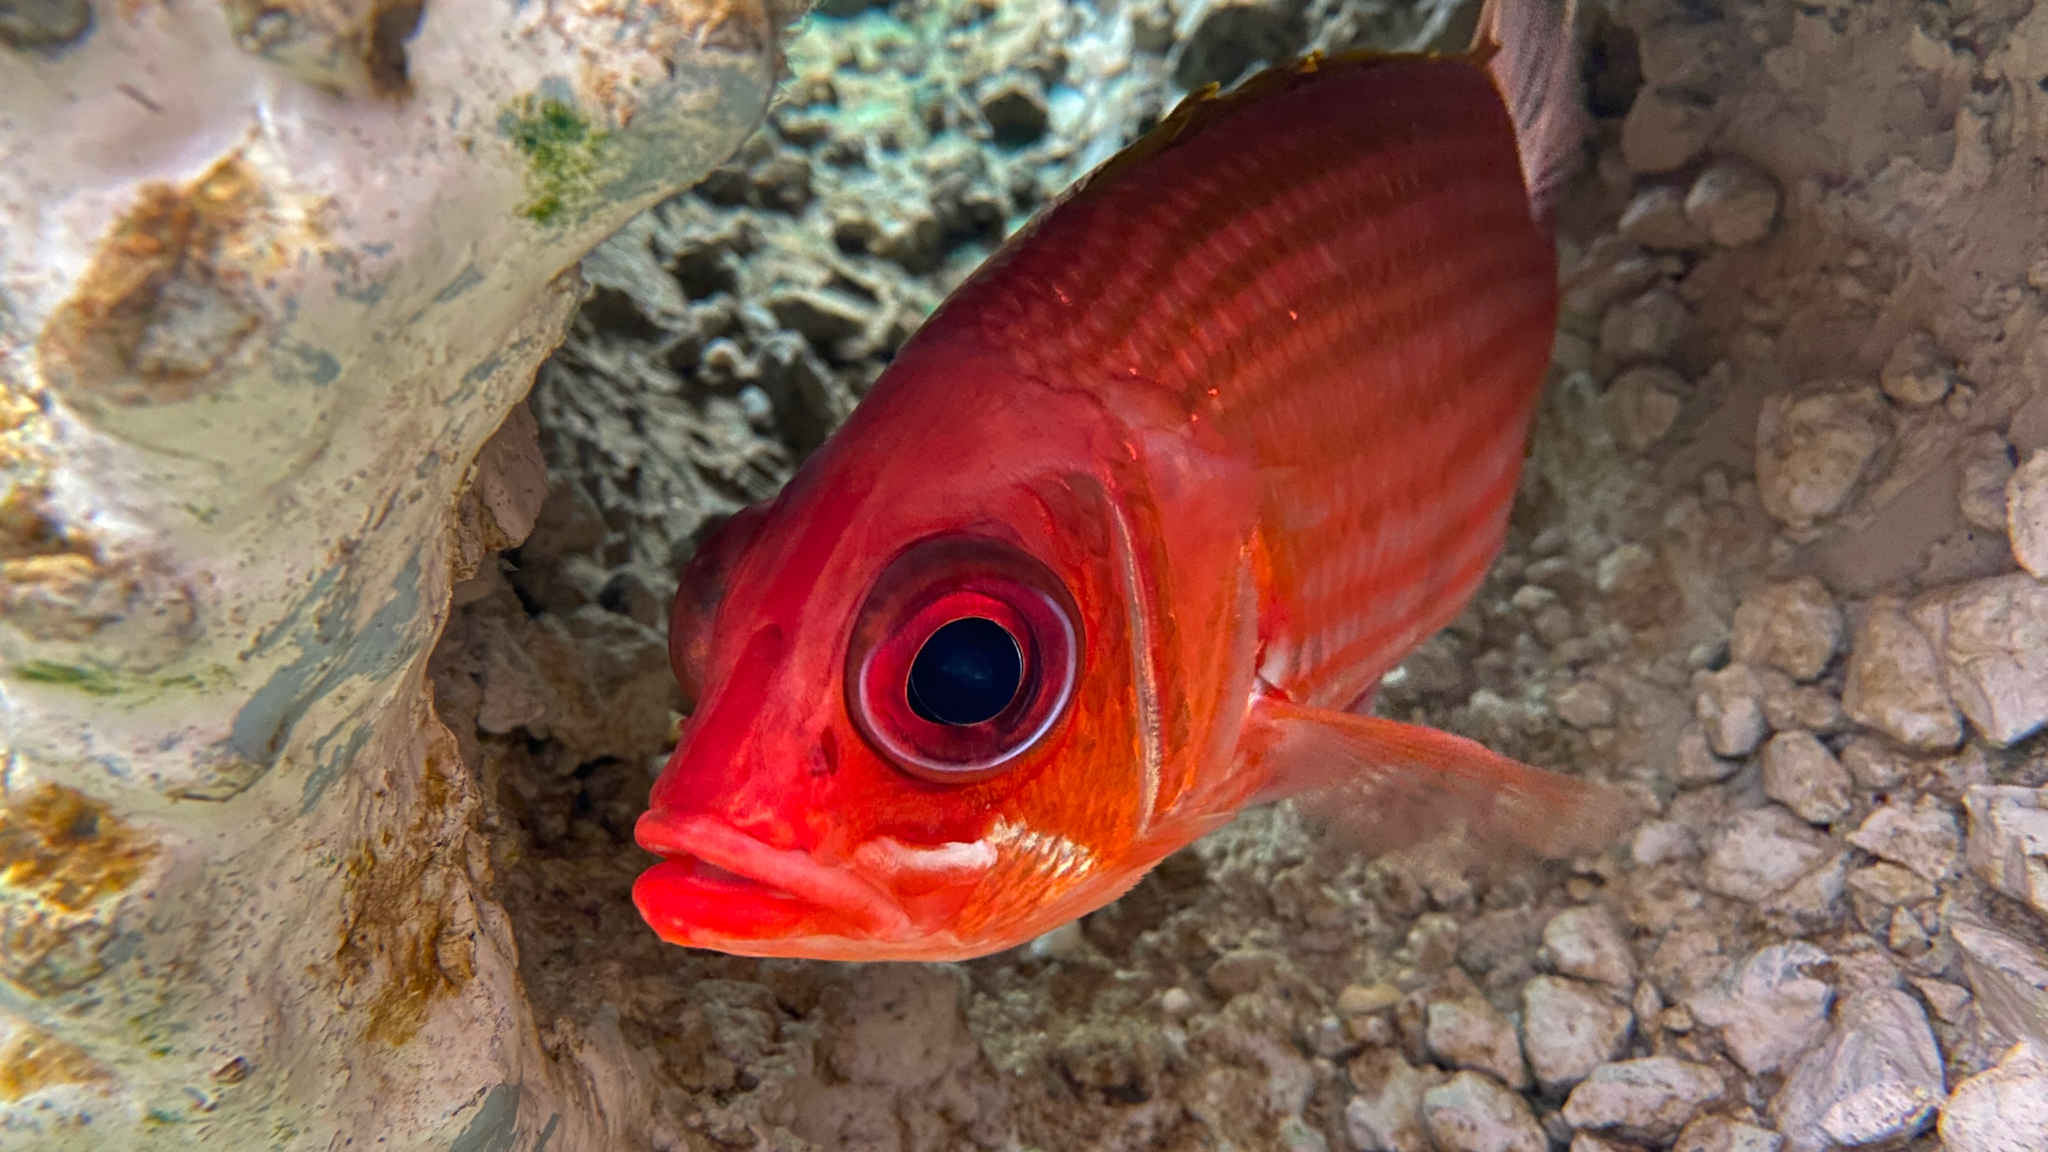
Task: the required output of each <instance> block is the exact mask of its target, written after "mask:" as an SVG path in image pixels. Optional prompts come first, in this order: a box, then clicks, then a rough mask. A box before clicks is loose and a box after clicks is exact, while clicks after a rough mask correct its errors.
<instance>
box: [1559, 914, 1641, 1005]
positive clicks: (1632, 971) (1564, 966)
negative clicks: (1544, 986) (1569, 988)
mask: <svg viewBox="0 0 2048 1152" xmlns="http://www.w3.org/2000/svg"><path fill="white" fill-rule="evenodd" d="M1541 955H1542V958H1543V959H1544V961H1546V962H1547V963H1548V964H1549V965H1550V966H1551V967H1552V968H1554V969H1556V970H1557V971H1558V972H1559V973H1562V974H1563V975H1566V976H1576V977H1578V978H1579V979H1581V980H1591V981H1593V982H1594V983H1596V984H1605V985H1607V986H1608V987H1610V988H1616V989H1620V990H1623V991H1626V990H1627V989H1629V988H1630V987H1632V986H1633V985H1634V984H1635V981H1636V958H1635V955H1634V953H1632V952H1631V951H1630V950H1629V946H1628V938H1627V937H1626V936H1624V935H1622V931H1621V925H1620V923H1619V922H1617V921H1616V920H1615V918H1614V915H1613V913H1611V912H1609V911H1608V910H1607V909H1606V908H1603V907H1601V906H1599V905H1592V904H1589V905H1582V906H1580V907H1577V908H1567V909H1565V910H1564V911H1562V912H1559V913H1558V914H1557V915H1555V916H1552V917H1551V918H1550V921H1549V923H1547V924H1545V925H1544V926H1543V951H1542V953H1541Z"/></svg>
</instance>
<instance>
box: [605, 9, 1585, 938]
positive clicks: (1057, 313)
mask: <svg viewBox="0 0 2048 1152" xmlns="http://www.w3.org/2000/svg"><path fill="white" fill-rule="evenodd" d="M1574 67H1575V63H1574V59H1573V53H1572V51H1571V46H1570V34H1569V15H1568V13H1564V12H1560V11H1558V9H1557V6H1556V5H1555V4H1554V3H1550V2H1546V0H1502V2H1500V3H1498V4H1490V5H1489V6H1488V9H1487V11H1486V13H1485V15H1484V16H1483V17H1482V20H1481V29H1480V34H1479V37H1478V39H1477V41H1476V42H1475V45H1474V47H1473V49H1472V50H1471V51H1470V52H1468V53H1464V54H1458V55H1445V56H1423V55H1376V54H1360V55H1355V56H1347V57H1343V58H1336V59H1326V60H1317V59H1314V58H1311V59H1309V60H1305V61H1302V62H1300V63H1298V64H1295V65H1291V66H1287V67H1282V68H1276V69H1273V70H1270V71H1268V72H1265V73H1261V74H1260V75H1258V76H1256V77H1254V78H1252V79H1250V80H1248V81H1246V82H1245V83H1243V84H1241V85H1239V86H1238V88H1237V89H1235V90H1234V91H1232V92H1231V93H1229V94H1227V95H1217V94H1216V93H1215V92H1214V91H1208V92H1203V93H1199V94H1196V95H1195V96H1192V97H1190V98H1189V100H1187V101H1186V102H1185V103H1183V104H1182V105H1181V106H1180V108H1178V109H1177V110H1176V111H1175V112H1174V113H1173V114H1172V115H1170V116H1169V117H1167V118H1166V120H1164V121H1163V122H1162V123H1161V124H1160V125H1159V126H1158V127H1157V128H1156V129H1155V130H1153V131H1152V132H1151V133H1149V134H1148V135H1146V136H1145V137H1144V138H1142V139H1141V140H1139V141H1138V142H1137V143H1136V144H1134V145H1132V146H1131V147H1130V148H1128V149H1126V150H1125V151H1124V152H1123V153H1121V154H1119V155H1118V156H1117V157H1115V158H1113V159H1111V160H1110V161H1108V162H1107V163H1106V164H1104V165H1103V166H1102V167H1101V168H1099V169H1098V170H1096V171H1095V172H1094V173H1092V174H1091V175H1090V176H1089V177H1088V178H1086V179H1085V180H1083V181H1082V182H1081V183H1079V184H1078V185H1076V187H1075V188H1074V189H1072V190H1071V191H1070V192H1069V193H1068V194H1067V195H1066V196H1065V197H1064V198H1062V199H1061V200H1060V201H1059V202H1058V203H1057V204H1055V205H1054V206H1052V207H1051V208H1049V209H1048V210H1046V211H1045V212H1044V213H1042V214H1041V215H1040V216H1039V217H1038V218H1037V219H1036V220H1034V221H1033V222H1032V223H1031V224H1030V225H1029V226H1027V228H1026V229H1025V230H1024V231H1022V232H1020V233H1019V234H1018V235H1017V236H1016V237H1014V238H1013V239H1012V240H1011V242H1009V243H1008V244H1007V245H1005V246H1004V247H1003V248H1002V249H1001V250H1000V251H999V252H998V253H997V254H996V255H995V256H993V257H992V258H991V259H990V260H989V261H988V262H987V263H986V264H985V265H984V266H983V267H982V268H981V269H980V270H978V271H977V272H976V273H975V274H974V275H973V276H972V277H970V278H969V280H968V281H967V282H966V283H965V284H963V285H962V286H961V287H960V288H959V289H958V290H957V291H956V292H955V293H954V294H953V295H952V296H950V297H949V298H948V299H947V300H946V301H945V303H944V304H943V305H942V306H941V307H940V308H939V310H938V311H937V312H936V313H935V314H934V315H933V317H932V318H931V319H930V321H929V322H928V323H926V324H925V325H924V327H923V328H922V329H920V330H919V331H918V332H917V334H916V335H915V336H914V337H912V338H911V339H910V340H909V341H908V342H907V343H906V344H905V346H904V347H903V349H902V351H901V353H900V354H899V355H898V356H897V358H896V359H895V360H894V361H893V362H892V363H891V364H890V365H889V367H888V369H887V370H886V371H885V372H883V373H882V375H881V377H880V379H878V380H877V381H876V383H875V385H874V387H873V389H872V390H871V391H870V393H869V394H868V395H867V397H866V398H865V399H864V400H863V401H862V402H861V403H860V405H859V406H858V407H857V409H856V410H855V411H854V412H853V414H852V415H851V417H850V418H849V419H848V420H847V422H846V423H845V425H844V426H843V427H842V428H841V429H840V430H839V431H838V432H837V433H836V434H835V435H834V436H833V437H832V438H831V439H830V440H829V441H828V442H827V443H826V444H825V445H824V446H823V447H822V448H821V449H820V450H819V451H818V452H817V453H816V454H814V455H813V456H812V458H811V459H810V460H809V461H807V462H806V463H805V464H804V466H803V467H802V468H801V469H800V470H799V471H798V472H797V474H796V475H795V477H794V478H793V479H791V481H790V482H789V484H788V485H787V486H786V487H785V488H784V489H783V491H782V492H781V493H780V494H779V495H777V496H776V497H775V498H774V499H773V500H772V501H769V502H768V503H766V504H763V505H758V506H755V507H753V508H750V509H748V510H746V511H743V512H741V513H740V514H739V515H737V516H735V517H733V518H732V519H731V520H729V521H728V522H726V524H724V525H723V526H722V527H721V528H720V529H719V530H718V531H717V532H715V533H714V534H713V536H712V537H711V538H710V539H709V540H708V541H707V542H706V543H705V544H704V545H703V546H702V547H701V548H700V550H699V552H698V554H697V555H696V556H695V558H694V559H693V560H692V561H691V562H690V563H689V565H688V566H687V568H686V570H685V571H684V574H683V576H682V579H681V587H680V589H679V590H678V592H677V596H676V601H675V607H674V612H673V616H672V624H671V630H670V651H671V655H672V659H673V663H674V665H675V670H676V673H677V675H678V677H679V678H680V679H681V681H682V683H683V686H684V688H685V689H686V691H687V692H688V694H689V695H690V696H691V697H692V698H693V699H694V700H695V708H694V711H693V713H692V714H691V715H690V717H689V719H688V721H687V723H686V725H685V727H684V729H683V732H682V735H681V741H680V744H679V746H678V747H677V749H676V751H675V753H674V755H673V757H672V758H671V759H670V761H669V763H668V765H667V767H666V769H665V770H664V771H663V772H662V774H661V777H660V779H659V780H658V782H657V783H656V784H655V785H654V789H653V794H652V797H651V800H650V804H649V811H648V812H647V813H646V814H645V815H643V816H642V817H641V819H640V821H639V825H638V828H637V839H638V841H639V843H640V845H641V846H642V847H643V848H645V849H647V850H648V851H650V852H653V853H655V854H657V855H659V856H662V857H664V861H663V862H662V863H660V864H657V865H655V866H654V867H652V868H650V869H649V870H648V871H647V872H646V873H644V874H643V875H642V876H641V877H640V879H639V881H638V882H637V883H636V884H635V886H634V889H633V896H634V901H635V903H636V904H638V906H639V908H640V911H641V914H642V915H643V916H644V917H645V918H646V919H647V921H648V923H649V924H650V925H652V926H653V928H654V929H655V931H656V932H658V933H660V934H661V936H662V937H664V938H665V939H667V940H670V941H673V942H675V943H678V944H684V945H690V946H694V947H700V948H712V949H718V950H721V951H725V952H733V953H740V954H746V955H756V956H801V957H816V958H825V959H837V960H951V959H963V958H967V957H972V956H978V955H983V954H986V953H990V952H994V951H997V950H999V949H1003V948H1006V947H1010V946H1012V945H1015V944H1017V943H1020V942H1022V941H1025V940H1028V939H1030V938H1032V937H1034V936H1037V935H1039V934H1041V933H1043V932H1046V931H1048V930H1050V929H1052V928H1054V927H1057V926H1059V925H1060V924H1062V923H1065V922H1067V921H1069V920H1072V919H1074V918H1076V917H1079V916H1081V915H1082V914H1084V913H1087V912H1089V911H1091V910H1093V909H1096V908H1098V907H1100V906H1102V905H1104V904H1106V903H1108V902H1109V901H1111V900H1113V899H1115V898H1116V897H1117V896H1119V895H1120V894H1122V893H1123V892H1124V891H1125V890H1127V889H1129V888H1130V887H1131V886H1132V885H1133V884H1134V883H1136V882H1137V881H1138V880H1139V879H1140V878H1141V877H1143V876H1144V875H1145V873H1146V872H1147V870H1149V869H1150V868H1151V867H1152V866H1153V865H1154V864H1156V863H1158V861H1159V860H1160V859H1162V858H1163V857H1165V856H1166V855H1167V854H1168V853H1171V852H1173V851H1175V850H1176V849H1179V848H1181V847H1183V846H1185V845H1187V844H1188V843H1190V842H1191V841H1193V840H1195V839H1196V838H1198V837H1200V836H1203V835H1204V834H1206V833H1208V832H1210V831H1212V830H1214V829H1216V828H1218V827H1220V826H1221V825H1223V824H1224V823H1226V822H1227V821H1229V820H1230V819H1231V818H1232V817H1233V816H1234V815H1235V814H1236V813H1237V812H1239V811H1240V810H1242V809H1243V808H1245V807H1246V806H1247V805H1249V804H1253V803H1256V802H1260V801H1265V800H1271V799H1275V798H1279V797H1284V796H1288V795H1293V794H1296V793H1301V792H1303V791H1308V790H1321V791H1325V792H1327V791H1329V790H1331V789H1337V790H1340V791H1342V792H1343V794H1344V795H1345V797H1346V799H1345V802H1346V803H1348V804H1354V805H1357V806H1359V808H1360V810H1361V811H1371V812H1377V813H1378V814H1380V815H1381V816H1388V815H1389V814H1391V813H1399V815H1398V817H1393V819H1397V820H1398V821H1399V822H1401V823H1404V824H1408V823H1414V824H1419V825H1425V826H1427V825H1433V824H1435V823H1438V822H1442V821H1447V820H1450V819H1452V818H1454V817H1458V818H1464V819H1468V820H1470V819H1474V818H1476V819H1477V821H1478V824H1477V826H1478V827H1479V828H1481V829H1482V830H1483V831H1484V832H1485V834H1487V835H1491V836H1500V837H1506V838H1511V839H1514V840H1516V841H1519V842H1521V843H1523V844H1526V845H1528V846H1529V847H1531V848H1533V849H1534V850H1536V851H1538V852H1543V853H1548V854H1561V853H1565V852H1568V851H1576V850H1582V849H1585V848H1587V847H1589V846H1591V845H1590V844H1589V843H1588V837H1590V836H1592V835H1594V834H1595V833H1596V831H1597V826H1598V825H1600V824H1601V821H1600V820H1599V819H1597V818H1596V817H1598V816H1600V815H1601V814H1602V813H1603V812H1604V811H1605V810H1606V808H1605V805H1606V803H1607V801H1606V798H1605V796H1604V795H1603V794H1602V793H1601V792H1600V791H1598V790H1597V789H1595V788H1594V787H1593V786H1591V785H1588V784H1586V783H1583V782H1580V781H1578V780H1576V779H1574V778H1571V777H1567V776H1562V775H1556V774H1553V773H1549V772H1543V771H1539V770H1537V769H1534V768H1530V767H1526V766H1524V765H1521V764H1518V763H1516V762H1514V761H1512V760H1509V759H1506V758H1505V757H1502V756H1499V755H1496V754H1494V753H1492V752H1490V751H1488V750H1487V749H1485V748H1483V747H1481V746H1480V745H1478V744H1476V743H1474V742H1472V741H1469V740H1465V739H1462V738H1460V737H1456V736H1452V735H1449V734H1446V733H1442V732H1438V731H1434V730H1432V729H1428V728H1422V727H1416V726H1411V725H1407V724H1402V723H1397V722H1394V721H1392V720H1388V719H1384V718H1379V717H1374V716H1372V715H1369V714H1367V713H1366V712H1365V711H1364V707H1365V706H1366V705H1367V704H1369V702H1370V700H1371V696H1372V693H1373V690H1374V688H1375V686H1376V685H1377V684H1378V682H1379V681H1380V679H1381V677H1382V676H1383V675H1384V674H1385V673H1386V672H1388V671H1389V670H1390V669H1392V668H1393V667H1394V666H1395V665H1396V664H1398V663H1399V662H1400V660H1401V659H1402V658H1403V657H1404V656H1405V655H1406V654H1407V653H1409V652H1410V651H1411V650H1412V649H1413V648H1414V647H1415V646H1416V645H1417V644H1419V643H1420V642H1421V641H1422V640H1423V639H1424V638H1426V637H1428V636H1429V635H1430V634H1431V633H1433V632H1435V631H1436V630H1437V629H1439V628H1441V627H1443V626H1444V625H1445V624H1447V623H1448V622H1449V621H1450V620H1451V619H1452V618H1453V617H1455V616H1456V615H1457V613H1458V612H1459V611H1460V609H1461V608H1462V607H1463V605H1464V603H1465V602H1466V600H1467V599H1468V598H1469V597H1470V596H1471V595H1472V593H1473V592H1474V591H1475V589H1476V588H1477V587H1478V585H1479V582H1480V580H1481V578H1482V576H1483V575H1484V573H1485V571H1486V569H1487V567H1488V566H1489V564H1490V562H1491V561H1492V559H1493V557H1494V556H1495V554H1496V553H1497V552H1498V551H1499V549H1500V547H1501V544H1502V541H1503V538H1504V535H1505V532H1506V525H1507V519H1508V512H1509V507H1510V505H1511V503H1512V501H1513V497H1514V493H1515V490H1516V485H1517V478H1518V476H1519V474H1520V470H1521V461H1522V456H1523V453H1524V447H1525V439H1526V437H1527V434H1528V429H1529V426H1530V423H1531V420H1532V417H1533V413H1534V410H1535V406H1536V403H1537V399H1538V395H1539V393H1540V392H1541V389H1542V386H1543V382H1544V378H1545V374H1546V370H1547V368H1548V366H1549V357H1550V348H1551V340H1552V336H1553V329H1554V326H1555V323H1556V310H1557V260H1556V254H1555V248H1554V244H1553V240H1552V237H1551V210H1552V207H1553V201H1554V199H1555V197H1556V196H1557V194H1558V192H1559V189H1560V187H1561V185H1562V183H1563V181H1564V178H1565V177H1566V176H1567V175H1568V173H1569V169H1570V167H1571V165H1572V163H1573V162H1574V160H1575V159H1576V154H1577V151H1578V149H1579V147H1580V140H1581V121H1580V119H1579V116H1578V112H1577V108H1578V105H1577V94H1576V91H1575V87H1576V86H1575V84H1574V77H1573V71H1574Z"/></svg>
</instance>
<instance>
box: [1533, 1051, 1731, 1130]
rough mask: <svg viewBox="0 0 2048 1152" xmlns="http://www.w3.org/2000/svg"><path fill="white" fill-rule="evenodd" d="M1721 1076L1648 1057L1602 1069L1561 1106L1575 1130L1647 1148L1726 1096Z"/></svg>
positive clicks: (1679, 1062) (1664, 1058)
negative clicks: (1635, 1141) (1593, 1131)
mask: <svg viewBox="0 0 2048 1152" xmlns="http://www.w3.org/2000/svg"><path fill="white" fill-rule="evenodd" d="M1726 1091H1727V1087H1726V1085H1725V1084H1724V1083H1723V1082H1722V1080H1721V1074H1720V1073H1718V1072H1716V1071H1714V1069H1713V1068H1711V1067H1708V1066H1707V1065H1705V1064H1695V1063H1692V1062H1690V1061H1686V1060H1679V1059H1676V1058H1674V1057H1670V1056H1651V1057H1647V1058H1645V1059H1641V1060H1623V1061H1619V1062H1617V1063H1613V1064H1602V1065H1601V1066H1600V1067H1598V1068H1595V1069H1594V1070H1593V1074H1592V1075H1591V1076H1588V1077H1587V1078H1586V1079H1585V1080H1584V1081H1582V1082H1581V1083H1580V1084H1579V1086H1578V1087H1577V1088H1574V1089H1572V1094H1571V1096H1570V1097H1568V1098H1567V1099H1566V1100H1565V1102H1564V1118H1565V1119H1566V1120H1567V1121H1568V1122H1570V1124H1571V1125H1572V1127H1574V1128H1591V1129H1593V1130H1595V1131H1599V1132H1608V1133H1611V1134H1613V1135H1615V1136H1618V1137H1620V1138H1621V1139H1624V1140H1639V1141H1643V1142H1646V1143H1658V1142H1663V1141H1668V1140H1670V1139H1672V1138H1673V1137H1675V1136H1677V1135H1678V1133H1679V1130H1680V1129H1682V1128H1684V1127H1685V1125H1686V1122H1687V1121H1689V1120H1691V1119H1692V1118H1693V1114H1694V1113H1696V1112H1698V1111H1699V1110H1700V1109H1701V1108H1702V1107H1705V1106H1706V1105H1709V1104H1713V1103H1716V1102H1717V1101H1719V1100H1720V1099H1721V1098H1722V1096H1723V1095H1724V1094H1725V1093H1726Z"/></svg>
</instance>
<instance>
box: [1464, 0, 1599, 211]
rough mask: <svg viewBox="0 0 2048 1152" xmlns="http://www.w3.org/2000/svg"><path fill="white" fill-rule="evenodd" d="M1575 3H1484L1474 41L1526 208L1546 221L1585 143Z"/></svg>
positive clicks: (1574, 0) (1535, 0)
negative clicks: (1505, 124) (1509, 139)
mask: <svg viewBox="0 0 2048 1152" xmlns="http://www.w3.org/2000/svg"><path fill="white" fill-rule="evenodd" d="M1577 8H1578V4H1577V0H1486V2H1485V6H1484V7H1482V8H1481V9H1480V12H1479V29H1478V31H1477V33H1475V34H1474V36H1473V39H1472V51H1473V54H1474V56H1475V57H1477V58H1478V59H1479V60H1482V61H1484V62H1485V66H1486V70H1487V72H1489V73H1490V74H1492V76H1493V82H1494V84H1495V86H1497V87H1498V88H1499V89H1500V94H1501V99H1502V100H1503V101H1504V102H1505V103H1506V104H1507V106H1508V114H1509V116H1511V117H1512V118H1513V119H1514V123H1515V142H1516V146H1517V148H1518V149H1519V151H1520V152H1521V156H1522V181H1523V183H1524V185H1525V186H1526V187H1527V188H1528V190H1529V208H1530V212H1531V214H1532V215H1534V216H1535V217H1536V219H1538V220H1543V221H1546V222H1547V221H1549V220H1550V219H1551V218H1552V214H1553V213H1554V212H1555V210H1556V208H1557V200H1558V197H1559V196H1560V195H1562V194H1563V191H1564V185H1565V182H1566V181H1568V180H1570V179H1571V177H1572V174H1573V172H1575V171H1576V170H1577V169H1578V166H1579V161H1580V153H1581V151H1582V149H1583V144H1584V141H1585V137H1586V108H1585V103H1584V101H1583V100H1581V99H1580V95H1579V69H1578V51H1577V46H1576V43H1575V40H1574V37H1573V35H1572V27H1573V21H1574V19H1575V18H1576V15H1577Z"/></svg>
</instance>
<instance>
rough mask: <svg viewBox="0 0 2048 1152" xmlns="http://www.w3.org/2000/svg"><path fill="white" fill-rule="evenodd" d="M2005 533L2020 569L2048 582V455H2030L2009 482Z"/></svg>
mask: <svg viewBox="0 0 2048 1152" xmlns="http://www.w3.org/2000/svg"><path fill="white" fill-rule="evenodd" d="M2005 531H2006V534H2007V535H2008V536H2010V537H2011V538H2012V554H2013V558H2014V559H2016V560H2018V561H2019V562H2020V567H2022V568H2025V569H2026V570H2027V572H2028V573H2029V574H2030V575H2032V576H2033V577H2034V578H2035V579H2037V580H2048V451H2039V452H2033V453H2030V454H2029V455H2028V456H2027V459H2026V462H2025V463H2023V464H2021V465H2020V466H2019V467H2018V468H2016V469H2014V470H2013V473H2012V476H2011V477H2010V478H2009V479H2007V480H2006V482H2005Z"/></svg>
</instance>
